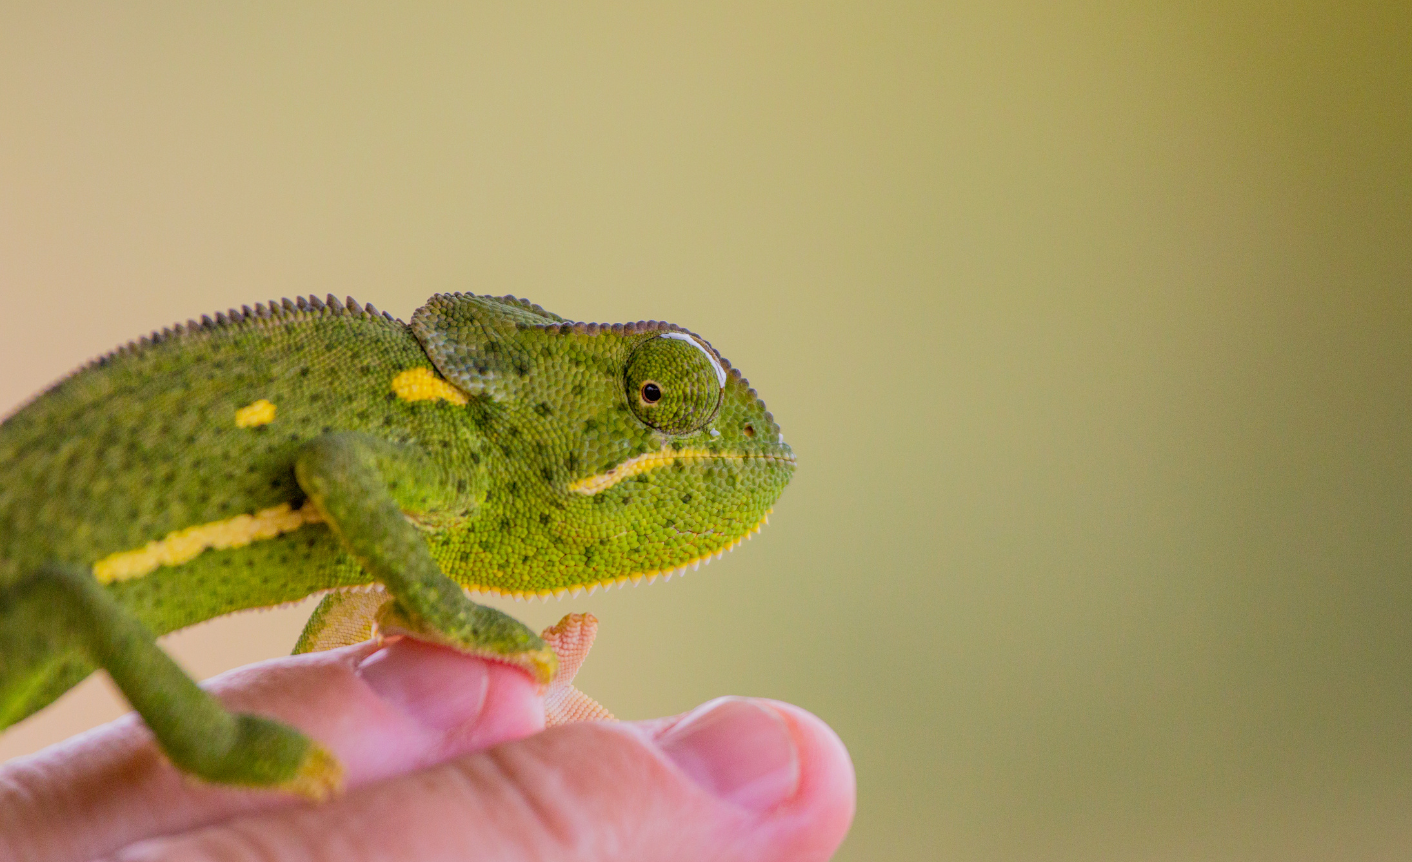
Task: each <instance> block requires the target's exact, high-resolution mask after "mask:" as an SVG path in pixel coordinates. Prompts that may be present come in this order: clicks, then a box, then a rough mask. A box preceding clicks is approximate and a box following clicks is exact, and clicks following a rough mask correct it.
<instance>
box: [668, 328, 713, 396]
mask: <svg viewBox="0 0 1412 862" xmlns="http://www.w3.org/2000/svg"><path fill="white" fill-rule="evenodd" d="M662 337H663V338H675V339H676V340H677V341H685V342H686V343H687V344H690V345H691V346H692V347H695V348H696V349H697V350H699V351H701V352H702V353H704V354H706V359H707V360H709V361H710V363H711V368H712V369H713V370H714V371H715V372H716V382H717V383H719V384H721V386H722V387H725V385H726V370H725V369H724V368H722V367H721V363H720V360H718V359H716V357H715V355H714V354H713V353H711V351H710V350H707V349H706V346H705V345H704V344H702V343H701V342H700V341H697V340H696V339H695V338H693V337H691V336H690V335H687V334H686V333H685V332H666V333H663V334H662Z"/></svg>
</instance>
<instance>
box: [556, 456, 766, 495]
mask: <svg viewBox="0 0 1412 862" xmlns="http://www.w3.org/2000/svg"><path fill="white" fill-rule="evenodd" d="M699 458H724V459H726V460H730V461H744V460H745V458H746V456H745V455H738V454H732V453H729V452H712V451H711V450H709V449H658V450H657V451H656V452H648V453H646V454H643V455H638V456H637V457H636V458H629V459H628V460H626V461H624V462H623V463H621V464H619V465H618V466H616V467H614V468H612V469H611V470H606V471H604V472H602V473H597V474H595V475H593V476H585V477H584V478H582V479H578V480H576V481H573V482H570V483H569V490H570V491H572V492H574V493H575V494H586V495H588V496H592V495H594V494H597V493H599V492H600V491H606V490H608V489H609V488H611V487H613V486H614V485H616V484H618V483H619V482H621V481H623V480H624V479H630V478H632V477H633V476H636V475H638V474H639V473H646V472H648V471H649V470H656V469H659V468H661V467H666V466H668V465H669V464H671V463H672V462H673V461H676V460H678V459H680V460H684V461H685V460H692V459H699Z"/></svg>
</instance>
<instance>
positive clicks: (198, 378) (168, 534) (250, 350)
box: [0, 294, 795, 797]
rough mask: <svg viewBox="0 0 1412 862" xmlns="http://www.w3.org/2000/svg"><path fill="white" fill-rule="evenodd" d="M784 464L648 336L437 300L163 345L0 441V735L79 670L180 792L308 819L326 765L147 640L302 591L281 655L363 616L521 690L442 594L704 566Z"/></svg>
mask: <svg viewBox="0 0 1412 862" xmlns="http://www.w3.org/2000/svg"><path fill="white" fill-rule="evenodd" d="M794 463H795V461H794V455H793V453H792V452H791V451H790V449H789V447H788V446H787V445H786V444H785V443H784V439H783V436H782V435H781V434H780V431H779V428H778V426H777V425H776V424H775V422H774V419H773V418H772V417H771V415H770V414H769V413H768V412H767V411H766V409H765V406H764V404H763V403H762V402H761V401H760V400H759V398H758V397H757V396H756V394H755V391H754V390H753V389H751V388H750V387H749V385H748V384H747V382H746V381H745V380H744V378H742V377H741V375H740V373H739V371H736V370H735V369H733V368H731V367H730V365H729V363H727V362H726V361H725V360H724V359H722V358H721V357H720V356H719V354H718V353H717V352H716V351H715V350H714V349H713V348H712V347H711V346H710V345H709V344H708V343H707V342H705V341H704V340H703V339H701V338H699V337H698V336H696V335H694V334H692V333H689V332H687V331H686V330H683V329H681V328H679V327H676V326H674V325H671V324H665V323H659V322H656V321H652V322H639V323H636V324H613V325H607V324H585V323H573V322H569V321H566V320H564V319H563V318H560V317H558V316H557V315H554V314H551V313H549V312H546V311H544V310H543V309H542V308H540V307H539V306H537V305H534V304H532V303H529V302H527V301H523V300H517V299H515V298H513V297H503V298H496V297H486V296H473V295H469V294H442V295H437V296H434V297H432V298H431V299H430V300H429V301H428V303H427V304H426V305H425V306H423V307H422V308H421V309H419V310H418V311H417V312H416V313H415V314H414V315H413V317H412V321H411V323H410V325H409V324H405V323H403V322H401V321H398V320H395V319H393V318H392V317H390V316H388V315H386V314H382V313H378V312H377V311H376V310H375V309H373V308H372V306H361V305H359V304H357V303H355V302H354V301H353V300H352V299H351V298H350V299H348V300H347V301H346V302H343V301H339V300H336V299H334V298H333V297H329V298H328V300H327V301H321V300H318V299H316V298H310V299H307V300H306V299H302V298H301V299H300V300H298V301H297V302H290V301H289V300H284V301H282V302H278V303H276V302H271V303H269V304H267V305H266V304H259V305H257V306H256V307H255V308H253V309H251V308H249V307H248V306H247V307H244V308H243V309H242V310H240V311H231V312H229V313H225V314H218V315H216V317H215V319H211V318H203V319H202V320H201V321H199V322H195V321H193V322H190V323H188V324H186V325H182V326H177V327H174V328H172V329H167V330H163V331H162V332H160V333H155V334H153V335H152V336H149V337H147V338H143V339H141V340H139V341H136V342H133V343H130V344H128V345H127V346H125V347H123V348H120V349H118V350H116V351H115V352H113V353H111V354H109V355H107V356H105V357H103V358H102V359H99V360H97V361H95V362H93V363H91V364H90V365H88V366H87V367H85V368H83V369H81V370H79V371H78V372H76V373H75V374H73V375H72V376H70V377H68V378H67V379H65V380H63V381H61V382H60V383H58V384H56V385H55V386H54V387H52V388H51V389H49V390H48V391H46V392H44V393H43V394H42V395H40V396H38V397H37V398H36V399H35V400H33V401H32V402H30V403H29V404H28V405H26V406H24V407H23V408H21V409H20V410H18V411H17V412H16V413H14V414H13V415H11V416H10V417H9V418H8V419H6V420H5V422H4V423H3V425H0V728H3V727H6V726H8V725H10V724H13V723H14V722H16V721H19V720H20V719H21V718H23V717H25V716H26V715H29V714H30V713H32V712H34V711H35V710H37V709H39V708H41V707H43V706H44V705H45V704H47V703H49V702H50V701H52V700H53V699H54V698H56V697H57V696H58V695H60V694H61V693H63V692H64V691H65V690H67V689H68V688H70V687H71V686H73V685H75V684H76V683H77V682H79V681H80V680H82V679H83V678H84V677H85V676H87V675H88V674H89V673H91V672H92V671H93V670H94V669H95V668H97V667H101V668H103V669H105V670H107V671H108V673H109V674H110V676H111V677H112V678H113V680H114V682H115V683H116V684H117V685H118V687H119V688H120V689H121V690H122V692H123V694H124V696H125V697H126V698H127V699H128V701H129V702H130V703H131V704H132V705H133V706H134V708H135V709H136V710H137V711H138V712H139V713H141V714H142V716H143V718H144V719H145V720H146V721H147V723H148V725H149V726H150V727H151V728H152V729H153V731H154V733H155V734H156V736H157V739H158V741H159V743H160V744H161V745H162V747H163V749H164V750H165V751H166V753H167V754H168V756H169V757H170V758H171V759H172V761H173V762H174V763H176V765H177V766H178V767H180V768H181V769H183V770H185V771H187V772H188V773H191V774H194V775H197V776H199V777H201V778H204V779H206V780H209V781H215V782H222V783H231V784H239V785H253V786H273V787H280V788H284V789H287V790H291V791H294V792H299V793H304V794H306V795H310V796H316V797H317V796H320V795H323V794H326V793H327V792H329V791H330V790H333V789H335V788H336V787H337V785H338V783H339V780H340V778H339V776H340V770H339V767H338V764H337V761H336V760H334V759H333V758H332V756H331V755H329V754H328V753H326V752H325V751H324V750H323V749H322V748H320V747H319V746H318V745H317V743H314V742H312V741H311V740H309V739H308V738H306V737H304V736H303V735H301V734H300V733H298V732H297V731H295V730H293V729H292V728H289V727H287V726H285V725H283V724H280V723H277V722H275V721H273V720H270V719H266V718H261V717H258V716H251V715H237V714H232V713H228V712H226V711H225V710H224V709H222V708H221V707H220V706H219V705H218V704H217V703H216V702H215V701H214V700H213V699H212V698H210V697H209V696H208V695H206V694H205V693H204V692H203V691H202V690H201V689H200V688H199V687H197V686H196V685H195V684H194V683H193V682H192V681H191V680H190V679H189V678H187V677H186V676H185V675H184V674H183V673H182V672H181V671H180V670H179V669H178V668H177V667H176V665H175V664H173V663H172V662H171V660H170V659H169V658H167V656H166V655H165V654H164V653H162V652H161V650H160V649H159V648H158V647H157V646H156V645H155V643H154V642H153V638H154V637H155V636H157V635H160V634H163V633H165V632H169V631H172V630H174V629H178V628H181V627H183V626H187V625H190V624H192V623H195V622H199V621H201V620H205V619H209V618H211V617H215V616H219V615H222V614H226V613H230V612H232V611H237V610H241V609H244V608H253V607H265V606H271V605H277V604H281V603H285V602H290V601H295V600H298V599H301V598H304V597H306V596H308V595H311V594H315V593H320V592H325V591H327V592H328V595H327V597H326V598H325V599H324V601H323V603H322V604H321V605H320V606H319V608H318V610H316V611H315V613H314V615H313V617H312V618H311V620H310V623H309V625H308V627H307V628H306V630H305V634H304V637H303V638H301V641H300V649H314V648H323V647H326V646H329V645H333V644H336V643H342V642H347V641H348V640H349V637H347V633H348V632H358V633H365V632H367V631H368V630H369V629H370V627H371V624H372V618H373V617H374V616H375V617H376V622H377V628H378V630H379V631H381V632H383V633H389V632H391V633H400V634H407V635H411V636H413V637H418V638H423V639H427V640H430V641H434V642H437V643H441V644H445V645H449V646H453V647H456V648H459V649H462V650H465V651H468V652H472V653H476V654H480V655H485V656H488V657H491V658H494V659H498V660H502V661H507V662H512V663H515V664H518V665H520V666H522V667H524V668H525V669H526V670H528V671H529V672H530V673H531V674H533V675H534V676H535V677H536V679H538V680H539V682H540V683H541V684H542V685H544V684H548V683H549V681H550V679H551V678H552V677H553V675H554V672H555V664H556V656H555V653H554V651H553V649H551V648H550V647H549V646H547V645H546V644H545V642H544V641H543V640H541V639H540V638H539V637H537V636H536V635H535V634H534V633H533V632H531V631H529V630H528V629H526V628H525V627H524V626H523V625H522V624H520V623H519V622H517V621H515V620H514V619H512V618H510V617H508V616H506V615H504V614H502V613H500V612H499V611H496V610H493V609H491V608H487V607H484V606H480V605H476V604H474V603H473V602H472V601H471V600H470V598H469V597H468V596H467V592H466V591H478V592H489V593H499V594H504V595H512V596H517V597H532V596H548V595H552V594H558V595H562V594H563V592H565V591H567V590H571V589H578V588H584V587H594V586H598V585H611V584H615V583H617V584H621V583H623V582H625V581H629V580H630V581H634V582H636V581H638V580H640V579H642V578H645V577H653V576H655V575H657V574H665V573H669V572H671V571H673V570H676V569H679V568H681V567H683V566H687V565H692V564H694V563H697V562H699V561H701V560H703V559H708V558H710V557H713V556H716V555H718V554H720V553H721V552H722V551H724V550H725V549H728V548H730V547H732V546H733V545H735V544H737V543H738V542H740V541H741V540H742V539H744V538H746V537H748V536H749V534H750V533H752V532H753V531H755V530H757V529H758V528H759V526H760V525H761V524H762V523H763V521H764V518H765V516H766V514H767V513H768V511H769V508H770V507H771V505H772V504H773V503H774V501H775V500H776V498H777V497H778V496H779V494H780V492H781V491H782V490H783V488H784V486H785V484H786V483H787V482H788V480H789V477H790V475H791V474H792V472H793V469H794ZM330 633H333V635H334V636H332V637H331V636H330ZM589 636H590V638H591V632H590V635H589ZM585 649H586V646H585Z"/></svg>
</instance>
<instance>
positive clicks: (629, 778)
mask: <svg viewBox="0 0 1412 862" xmlns="http://www.w3.org/2000/svg"><path fill="white" fill-rule="evenodd" d="M853 794H854V784H853V771H852V766H851V764H850V763H849V759H848V754H847V752H846V751H845V750H844V748H843V745H842V743H841V742H840V741H839V740H838V737H837V736H835V735H834V734H833V732H832V731H831V730H829V728H828V727H827V726H826V725H824V724H823V723H822V722H821V721H819V720H818V719H817V718H815V717H814V716H812V715H810V714H809V713H807V712H805V711H803V710H801V709H798V708H797V707H792V706H789V705H786V704H781V703H777V702H774V701H766V700H753V699H743V698H724V699H721V700H718V701H712V702H711V703H708V704H706V705H704V706H702V707H700V708H698V709H697V710H695V711H693V712H691V713H689V714H688V715H686V716H683V717H679V718H676V719H666V720H659V721H655V722H643V723H639V724H628V723H623V724H611V723H602V724H579V725H568V726H564V727H559V728H554V729H552V730H549V731H546V732H544V733H540V734H537V735H534V736H531V737H529V738H526V739H521V740H519V741H516V742H510V743H506V744H503V745H499V746H496V747H495V748H491V749H489V750H486V751H481V752H477V753H475V754H470V755H466V756H462V757H460V758H458V759H456V760H453V761H450V762H447V763H444V764H441V765H439V766H436V767H433V768H431V769H427V770H424V771H422V772H419V773H414V774H411V775H405V776H401V777H398V778H394V779H391V780H389V781H384V782H382V783H379V784H374V785H370V786H366V787H363V788H361V789H359V790H356V791H354V792H352V793H350V794H349V795H348V796H347V797H345V798H343V799H340V800H337V801H334V802H332V803H329V804H326V805H322V806H318V807H314V808H286V809H281V810H277V811H269V812H263V813H259V814H252V815H247V816H245V817H240V818H237V819H234V820H231V821H228V822H226V823H223V824H221V825H219V826H213V827H208V828H206V829H202V830H200V831H197V832H192V833H188V834H186V835H182V836H172V837H167V838H160V839H154V840H151V841H146V842H143V843H141V844H137V845H133V846H131V847H128V848H127V849H126V850H125V851H123V852H122V853H120V854H118V856H117V857H116V859H118V860H122V862H139V860H141V862H152V860H165V859H182V860H207V859H210V860H214V859H221V860H230V862H237V860H256V859H258V860H283V859H290V860H294V859H298V860H324V859H327V860H334V859H347V858H369V859H379V860H384V859H385V860H408V862H411V860H416V862H438V860H446V862H450V860H468V859H494V860H510V861H511V862H514V860H525V862H528V860H570V859H572V860H593V859H602V860H608V859H612V860H628V862H630V861H631V860H642V862H658V860H662V859H672V860H679V862H695V860H708V859H712V860H714V859H729V860H741V862H771V860H781V862H784V860H789V862H807V860H823V859H827V858H828V857H829V856H830V855H832V853H833V851H834V850H835V849H836V848H837V846H838V844H839V842H840V841H841V840H842V839H843V835H844V833H845V832H846V831H847V829H848V825H849V822H850V820H851V818H852V814H853Z"/></svg>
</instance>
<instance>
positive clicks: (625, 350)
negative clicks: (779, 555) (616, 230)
mask: <svg viewBox="0 0 1412 862" xmlns="http://www.w3.org/2000/svg"><path fill="white" fill-rule="evenodd" d="M438 303H440V305H439V307H434V306H437V304H438ZM428 309H433V311H432V312H430V313H428ZM413 327H414V329H415V330H416V331H417V334H418V337H419V338H421V339H422V343H423V345H424V346H426V347H427V350H428V353H429V354H430V355H431V356H432V359H433V361H434V362H435V363H436V365H437V367H438V369H439V370H440V371H441V372H442V374H443V375H445V376H446V377H447V379H448V380H450V381H451V382H452V383H453V384H455V385H457V386H458V387H460V388H462V389H464V390H465V391H467V392H468V394H470V395H471V396H472V397H471V398H470V399H469V403H468V405H467V408H468V409H470V410H472V411H474V412H475V413H476V416H477V421H478V424H479V425H480V427H481V428H482V430H483V433H484V434H485V435H486V436H487V437H488V438H490V440H491V442H492V446H491V447H490V451H491V452H494V453H496V457H488V458H486V459H485V463H484V467H485V471H486V474H487V480H486V482H487V487H486V492H485V499H484V501H483V503H482V505H483V507H484V509H485V510H486V511H485V513H484V514H486V515H489V516H490V517H476V518H475V519H473V523H471V524H470V525H468V526H467V527H466V528H465V530H463V531H461V532H460V533H459V534H458V539H457V541H456V545H457V546H458V548H459V550H458V553H459V554H460V555H461V556H463V557H466V556H469V557H472V558H473V559H470V560H467V563H469V565H468V566H467V568H468V569H469V570H471V574H470V575H469V577H470V579H471V580H473V581H474V583H472V584H468V586H474V587H479V588H482V589H488V590H491V591H497V592H502V593H509V594H513V595H547V594H550V593H559V592H561V591H563V590H565V589H572V588H575V587H587V586H592V585H596V584H610V583H614V582H618V583H621V582H623V581H627V580H631V581H637V580H639V579H641V578H643V577H651V576H653V575H657V574H665V573H668V572H671V571H673V570H676V569H680V568H682V567H684V566H688V565H693V564H695V563H697V562H700V561H702V560H705V559H709V558H711V557H714V556H716V555H718V554H720V553H721V552H722V551H724V550H726V549H728V548H730V547H732V546H734V545H736V544H737V543H739V542H740V541H742V540H743V539H745V538H747V537H749V535H750V534H751V533H753V532H755V531H757V530H758V529H759V527H760V526H761V525H762V524H763V522H764V519H765V516H766V515H767V514H768V513H769V511H770V507H771V506H772V505H773V504H774V502H775V500H776V499H777V498H778V497H779V495H780V493H781V492H782V491H783V490H784V486H785V485H786V484H787V483H788V481H789V479H790V476H791V475H792V474H793V472H794V466H795V457H794V453H793V451H791V449H790V448H789V446H788V444H786V443H785V442H784V437H783V435H782V434H781V433H780V429H779V426H778V425H777V424H776V423H775V420H774V417H773V416H772V415H771V414H770V412H769V411H768V410H766V408H765V405H764V402H762V401H761V400H760V398H759V397H758V396H757V395H756V393H755V390H754V389H751V388H750V385H749V383H747V382H746V380H745V378H744V377H742V376H741V374H740V372H739V371H738V370H736V369H734V368H732V367H731V366H730V363H728V362H726V361H725V360H724V359H723V358H722V357H721V356H720V355H719V354H718V353H717V352H716V351H715V350H714V349H713V348H712V347H711V345H710V344H709V343H707V342H706V341H705V340H704V339H702V338H700V337H699V336H697V335H695V334H693V333H690V332H687V331H686V330H683V329H681V328H679V327H676V326H673V325H671V324H665V323H659V322H656V321H648V322H640V323H635V324H613V325H603V324H584V323H570V322H567V321H562V320H560V319H558V318H556V317H555V316H553V315H550V314H548V313H547V312H544V311H543V309H540V308H539V307H538V306H533V305H530V304H529V303H524V302H520V301H518V300H511V299H508V298H506V299H492V298H489V297H471V296H465V295H453V296H439V297H434V298H433V300H432V303H429V304H428V306H426V307H425V308H423V309H422V310H421V311H418V313H417V316H416V317H414V318H413ZM476 396H479V397H476Z"/></svg>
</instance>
